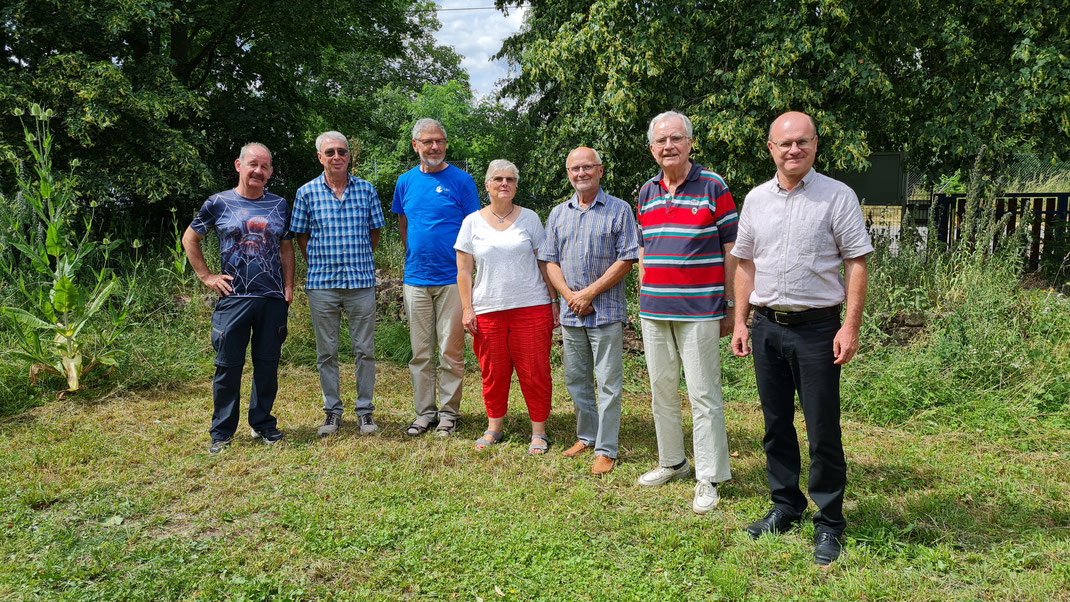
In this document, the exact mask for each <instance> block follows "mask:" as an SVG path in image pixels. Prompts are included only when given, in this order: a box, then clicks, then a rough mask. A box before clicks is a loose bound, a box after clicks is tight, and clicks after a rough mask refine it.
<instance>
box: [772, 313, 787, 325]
mask: <svg viewBox="0 0 1070 602" xmlns="http://www.w3.org/2000/svg"><path fill="white" fill-rule="evenodd" d="M781 316H783V318H784V321H783V322H782V321H781ZM773 321H774V322H776V323H777V324H780V325H781V326H791V322H790V321H789V320H788V312H786V311H777V310H775V309H774V310H773Z"/></svg>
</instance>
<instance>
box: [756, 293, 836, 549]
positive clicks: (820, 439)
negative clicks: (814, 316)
mask: <svg viewBox="0 0 1070 602" xmlns="http://www.w3.org/2000/svg"><path fill="white" fill-rule="evenodd" d="M839 328H840V321H839V318H837V317H832V318H828V319H825V320H818V321H815V322H807V323H804V324H797V325H795V326H781V325H779V324H777V323H776V322H774V321H772V320H770V319H769V318H767V317H766V316H764V315H761V314H758V313H755V314H754V324H753V331H752V334H751V338H752V347H753V354H754V372H755V375H756V377H757V381H758V396H759V397H760V398H761V401H762V413H763V414H764V416H765V439H764V445H765V461H766V465H765V466H766V475H767V476H768V478H769V493H770V497H771V498H772V500H773V504H774V505H775V506H777V507H778V508H780V509H782V510H784V511H785V512H787V513H788V514H791V515H795V516H799V515H801V514H802V513H803V511H804V510H806V497H804V496H803V494H802V491H800V490H799V474H800V470H801V466H800V465H801V460H800V456H799V440H798V436H797V434H796V432H795V425H794V422H793V420H794V417H795V394H796V393H798V395H799V405H800V406H801V407H802V411H803V418H804V419H805V420H806V436H807V439H808V440H809V444H810V481H809V485H808V488H809V493H810V499H812V500H813V501H814V504H816V505H817V508H818V511H817V513H816V514H815V515H814V526H815V527H816V529H817V530H818V531H829V532H832V533H835V534H837V535H839V534H841V533H843V530H844V527H845V526H846V522H845V521H844V519H843V491H844V487H845V486H846V484H847V462H846V461H845V460H844V456H843V442H842V439H841V435H840V367H839V366H837V365H836V364H834V363H833V361H834V360H835V356H834V354H833V352H832V341H833V339H834V338H835V337H836V332H837V331H838V330H839Z"/></svg>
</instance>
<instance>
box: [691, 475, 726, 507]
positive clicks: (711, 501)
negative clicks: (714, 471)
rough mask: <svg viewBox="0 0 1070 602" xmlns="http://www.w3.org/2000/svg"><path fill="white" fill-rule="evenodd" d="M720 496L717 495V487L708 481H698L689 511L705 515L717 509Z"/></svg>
mask: <svg viewBox="0 0 1070 602" xmlns="http://www.w3.org/2000/svg"><path fill="white" fill-rule="evenodd" d="M720 501H721V496H719V495H717V486H716V485H714V484H713V483H710V482H709V481H703V480H701V479H700V480H699V482H698V484H696V485H695V501H693V502H691V509H692V510H694V511H695V514H706V513H707V512H709V511H710V510H713V509H714V508H716V507H717V503H718V502H720Z"/></svg>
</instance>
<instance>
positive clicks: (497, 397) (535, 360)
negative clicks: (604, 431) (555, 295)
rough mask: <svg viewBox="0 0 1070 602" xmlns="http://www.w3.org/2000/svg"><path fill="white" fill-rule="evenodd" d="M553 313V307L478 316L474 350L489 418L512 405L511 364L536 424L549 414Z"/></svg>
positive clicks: (496, 415)
mask: <svg viewBox="0 0 1070 602" xmlns="http://www.w3.org/2000/svg"><path fill="white" fill-rule="evenodd" d="M553 329H554V317H553V313H551V311H550V306H549V305H534V306H531V307H518V308H516V309H505V310H502V311H493V312H489V313H485V314H480V315H478V316H476V334H475V336H474V337H473V338H472V348H473V350H474V351H475V352H476V357H477V358H478V359H479V369H480V371H482V373H483V403H484V404H486V406H487V417H488V418H502V417H504V416H505V413H506V411H507V410H508V409H509V385H510V384H511V383H512V380H513V368H516V376H517V379H518V380H519V381H520V391H521V392H522V393H523V394H524V401H525V402H526V403H527V404H528V416H529V417H530V418H531V421H532V422H545V421H546V419H547V418H549V417H550V389H551V385H550V340H551V337H552V336H553Z"/></svg>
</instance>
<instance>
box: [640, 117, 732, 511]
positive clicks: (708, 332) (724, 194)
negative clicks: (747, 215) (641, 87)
mask: <svg viewBox="0 0 1070 602" xmlns="http://www.w3.org/2000/svg"><path fill="white" fill-rule="evenodd" d="M692 133H693V128H692V126H691V120H689V119H688V118H687V116H686V115H682V114H680V113H676V112H673V111H669V112H666V113H662V114H660V115H658V116H657V117H655V118H654V119H653V120H652V121H651V122H650V127H649V129H648V130H647V138H648V140H649V142H650V152H651V154H653V155H654V160H655V161H657V163H658V165H659V166H661V170H662V171H661V173H659V174H658V175H657V176H656V177H654V178H652V179H651V180H650V181H648V182H647V183H646V184H644V185H643V187H642V189H641V190H640V191H639V212H638V217H639V234H640V236H639V249H640V251H639V281H640V283H641V286H640V290H639V317H640V318H641V319H642V324H643V346H644V349H645V352H646V362H647V369H648V372H649V373H650V390H651V397H652V399H651V407H652V409H653V414H654V428H655V430H656V431H657V437H658V460H659V462H658V464H659V466H658V467H657V468H655V469H653V470H651V471H650V472H647V473H646V474H644V475H643V476H641V477H639V483H640V484H642V485H662V484H664V483H667V482H669V481H671V480H673V479H677V478H682V477H686V476H687V475H688V474H689V473H690V467H689V466H688V463H687V457H686V455H685V451H684V436H683V429H682V426H681V411H680V394H679V387H680V367H681V365H682V366H683V369H684V379H685V380H686V381H687V391H688V397H689V398H690V401H691V414H692V417H693V422H694V436H693V439H694V445H695V450H694V451H695V479H696V480H697V481H698V483H697V485H696V486H695V498H694V501H693V503H692V505H691V508H692V510H694V511H695V512H696V513H698V514H704V513H706V512H708V511H709V510H711V509H712V508H713V507H714V506H716V505H717V502H718V501H719V499H720V498H719V496H718V494H717V484H718V483H721V482H724V481H727V480H728V479H729V478H731V476H732V474H731V471H730V470H729V466H728V436H727V434H726V431H725V420H724V404H723V402H722V399H721V362H720V348H719V345H718V340H719V338H720V337H722V336H726V335H727V334H728V333H730V332H732V323H731V320H732V314H731V313H728V312H726V308H727V307H728V305H729V304H730V303H731V301H729V300H730V299H731V298H732V293H731V290H730V287H731V283H732V278H733V274H734V269H735V262H736V259H735V258H734V257H732V256H731V255H730V254H729V251H730V250H731V249H732V244H733V243H734V242H735V240H736V223H737V221H738V216H737V214H736V205H735V203H734V202H733V201H732V195H731V194H730V193H729V192H728V186H727V185H726V184H725V183H724V180H723V179H722V178H721V176H719V175H717V174H715V173H713V172H712V171H709V170H707V169H704V168H703V167H702V166H701V165H699V164H698V163H695V162H693V161H691V159H690V155H691V147H692ZM726 286H728V287H729V290H727V291H726Z"/></svg>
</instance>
